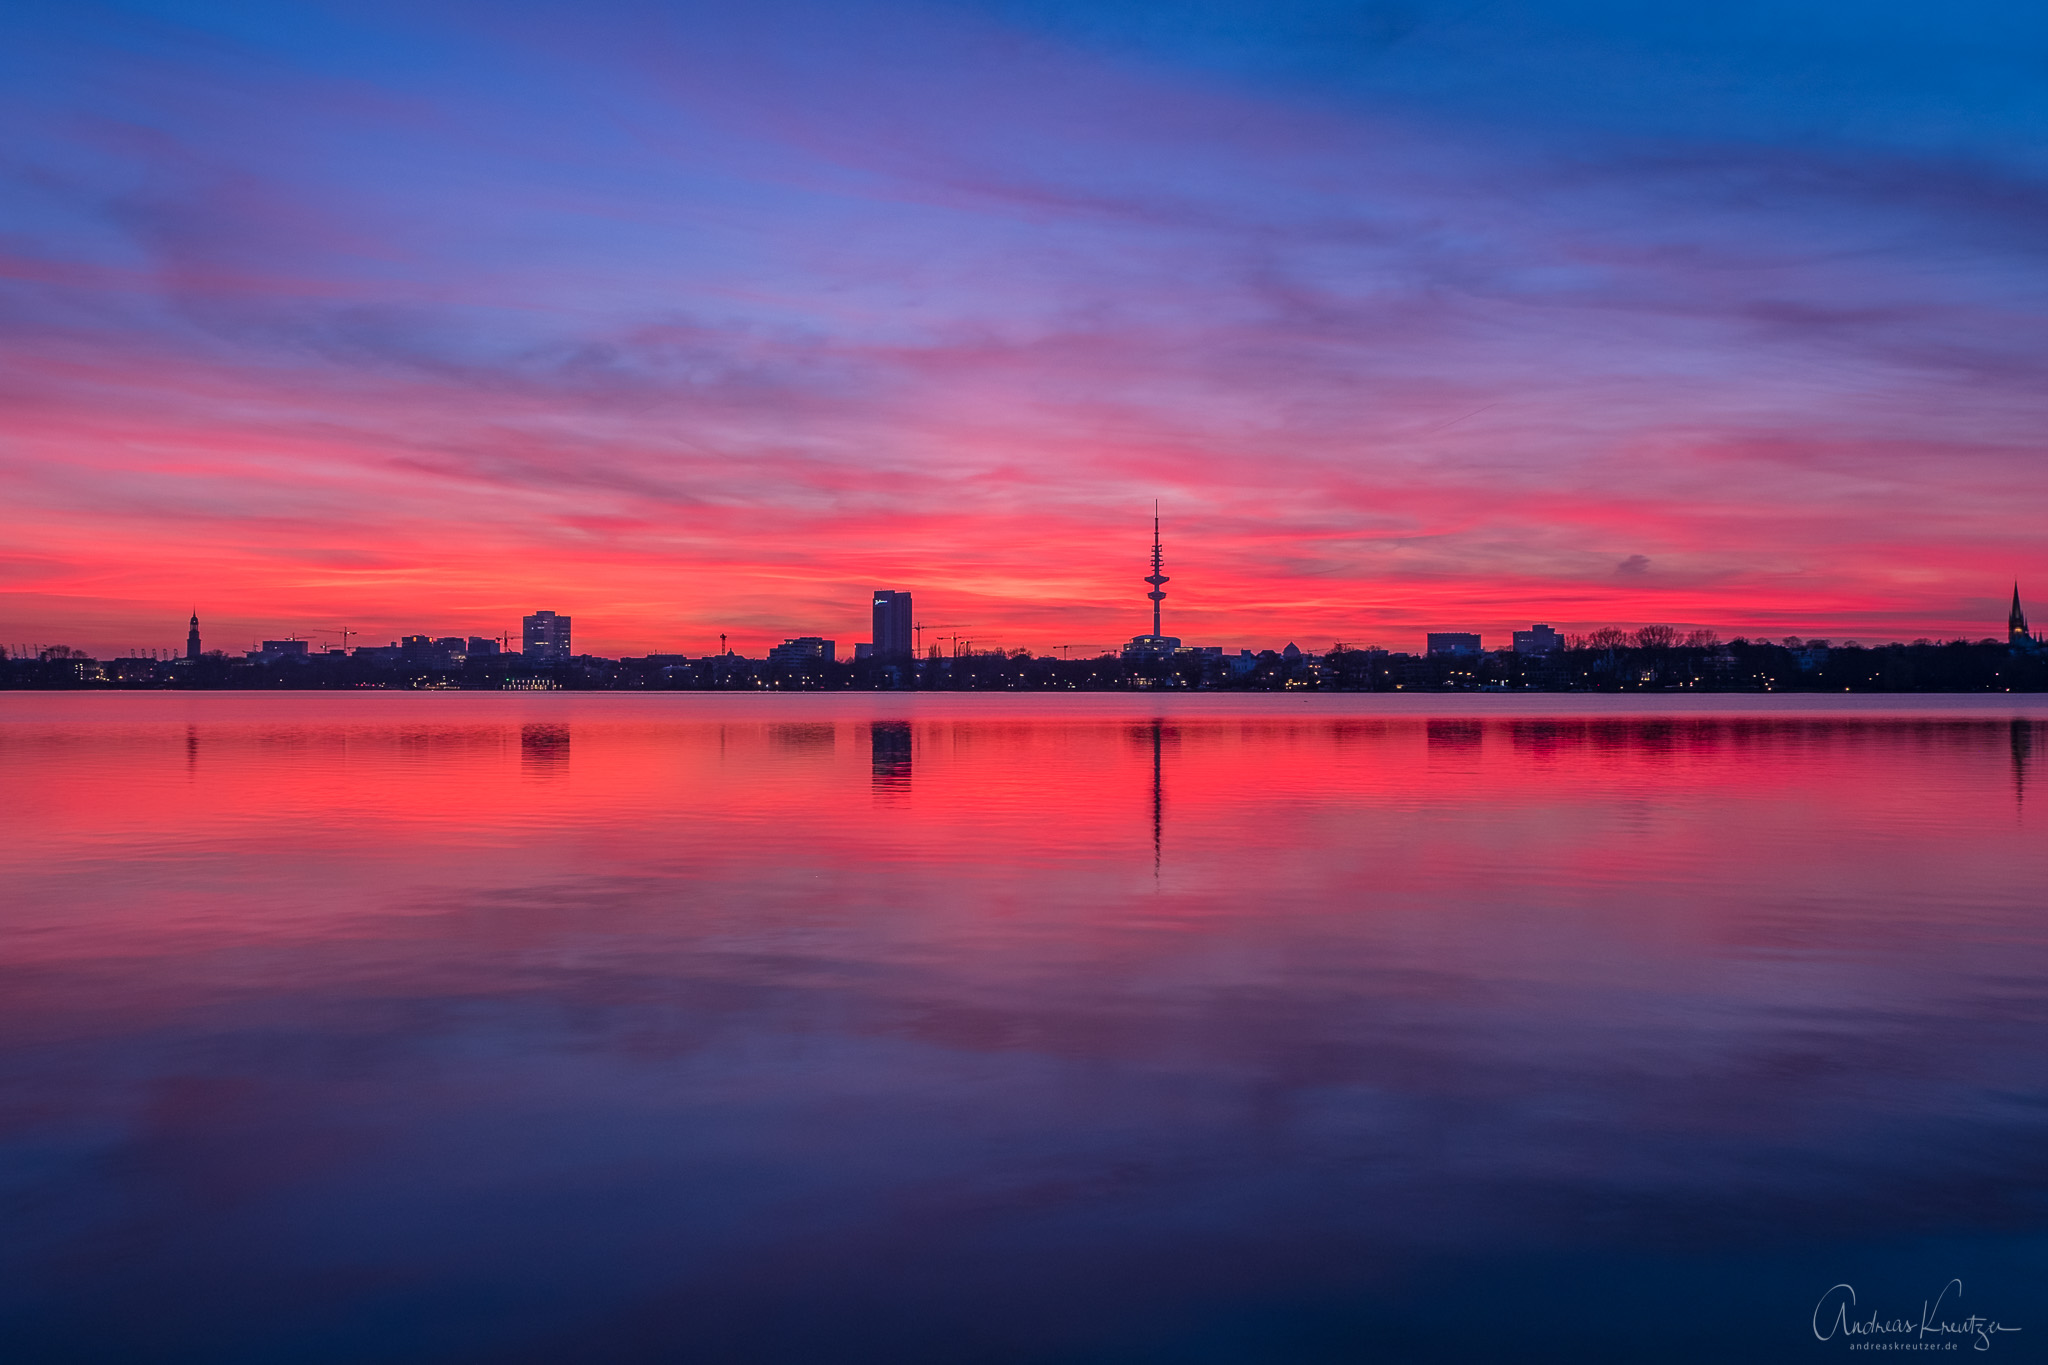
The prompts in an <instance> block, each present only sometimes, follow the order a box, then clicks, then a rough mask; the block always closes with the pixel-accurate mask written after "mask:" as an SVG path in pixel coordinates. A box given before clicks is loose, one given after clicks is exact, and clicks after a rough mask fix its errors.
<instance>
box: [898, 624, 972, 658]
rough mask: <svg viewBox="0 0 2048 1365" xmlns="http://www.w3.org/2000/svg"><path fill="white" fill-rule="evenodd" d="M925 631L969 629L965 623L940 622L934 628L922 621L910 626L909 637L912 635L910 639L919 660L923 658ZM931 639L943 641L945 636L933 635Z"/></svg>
mask: <svg viewBox="0 0 2048 1365" xmlns="http://www.w3.org/2000/svg"><path fill="white" fill-rule="evenodd" d="M927 629H930V630H967V629H970V627H969V626H968V624H967V623H966V622H965V621H942V622H940V623H939V624H938V625H935V626H934V625H928V623H926V622H924V621H919V622H918V623H917V624H916V625H914V626H912V627H911V628H910V632H911V635H912V637H913V639H914V641H915V643H916V652H917V655H918V657H920V658H922V657H923V656H924V633H925V631H926V630H927ZM932 638H933V639H934V640H943V639H945V638H946V637H945V636H943V635H934V636H933V637H932Z"/></svg>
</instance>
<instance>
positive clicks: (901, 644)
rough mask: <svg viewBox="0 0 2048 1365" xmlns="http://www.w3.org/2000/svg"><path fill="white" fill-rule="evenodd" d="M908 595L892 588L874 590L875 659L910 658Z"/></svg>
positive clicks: (893, 659)
mask: <svg viewBox="0 0 2048 1365" xmlns="http://www.w3.org/2000/svg"><path fill="white" fill-rule="evenodd" d="M910 631H911V614H910V594H909V593H907V592H903V591H900V590H898V589H894V588H877V589H875V657H876V658H877V659H881V660H884V661H895V660H902V659H907V658H909V657H910V650H911V634H910Z"/></svg>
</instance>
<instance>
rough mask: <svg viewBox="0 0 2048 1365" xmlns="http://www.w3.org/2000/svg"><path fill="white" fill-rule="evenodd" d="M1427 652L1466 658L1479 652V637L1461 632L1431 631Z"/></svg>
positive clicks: (1471, 633) (1467, 632) (1473, 633)
mask: <svg viewBox="0 0 2048 1365" xmlns="http://www.w3.org/2000/svg"><path fill="white" fill-rule="evenodd" d="M1427 652H1428V653H1431V654H1449V655H1452V656H1454V657H1458V658H1466V657H1469V656H1471V655H1475V654H1478V653H1479V652H1480V647H1479V636H1478V634H1477V633H1476V632H1469V631H1462V630H1433V631H1431V632H1429V636H1428V650H1427Z"/></svg>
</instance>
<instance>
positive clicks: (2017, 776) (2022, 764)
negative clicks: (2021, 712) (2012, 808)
mask: <svg viewBox="0 0 2048 1365" xmlns="http://www.w3.org/2000/svg"><path fill="white" fill-rule="evenodd" d="M2011 731H2012V798H2013V804H2014V805H2017V806H2021V807H2024V806H2025V805H2026V802H2027V762H2028V760H2029V759H2031V758H2032V757H2033V756H2034V723H2033V722H2032V721H2030V720H2025V719H2022V718H2020V717H2017V716H2015V717H2014V718H2013V720H2012V724H2011Z"/></svg>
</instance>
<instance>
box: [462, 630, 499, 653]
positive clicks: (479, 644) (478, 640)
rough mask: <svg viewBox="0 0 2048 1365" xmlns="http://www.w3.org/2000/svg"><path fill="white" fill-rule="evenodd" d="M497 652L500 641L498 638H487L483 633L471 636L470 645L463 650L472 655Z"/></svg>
mask: <svg viewBox="0 0 2048 1365" xmlns="http://www.w3.org/2000/svg"><path fill="white" fill-rule="evenodd" d="M497 652H498V642H497V641H496V640H487V639H485V638H484V637H483V636H481V635H472V636H470V637H469V646H468V648H467V649H465V650H464V651H463V653H465V654H469V655H472V656H473V655H478V654H496V653H497Z"/></svg>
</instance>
